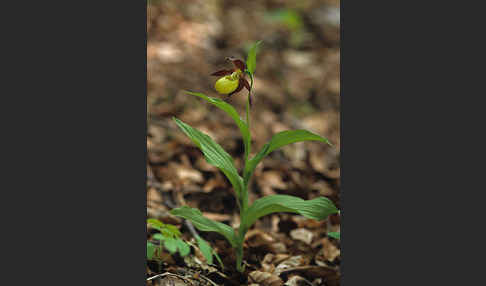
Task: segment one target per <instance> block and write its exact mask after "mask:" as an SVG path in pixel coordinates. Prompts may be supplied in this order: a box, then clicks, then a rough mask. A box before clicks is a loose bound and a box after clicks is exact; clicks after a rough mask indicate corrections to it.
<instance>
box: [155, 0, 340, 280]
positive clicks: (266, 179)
mask: <svg viewBox="0 0 486 286" xmlns="http://www.w3.org/2000/svg"><path fill="white" fill-rule="evenodd" d="M286 2H289V1H270V0H267V1H216V0H206V1H203V0H199V1H189V0H186V1H163V0H161V1H152V2H151V1H149V5H148V8H147V20H148V21H147V35H148V41H147V91H148V94H147V104H148V106H147V108H148V117H147V120H148V135H147V146H148V154H147V155H148V166H147V170H148V183H147V217H148V218H156V219H159V220H160V221H162V222H164V223H169V224H173V225H176V226H177V227H179V228H180V231H181V233H182V237H183V238H184V239H185V240H186V241H194V237H193V234H192V233H191V231H189V229H188V228H187V225H186V224H184V222H183V220H182V219H180V218H177V217H174V216H172V215H170V214H169V213H168V212H169V211H170V209H171V208H173V207H176V206H181V205H189V206H190V207H193V208H199V209H200V210H201V211H202V213H203V214H204V215H205V216H206V217H208V218H211V219H213V220H217V221H219V222H222V223H226V224H229V225H231V226H233V227H235V228H237V227H238V225H239V223H240V221H239V216H238V212H237V210H238V207H237V204H236V200H235V198H234V195H233V190H232V187H231V184H230V183H229V182H228V180H227V179H226V178H225V177H224V175H223V174H222V173H221V172H220V171H219V170H218V169H217V168H215V167H214V166H212V165H209V164H208V163H207V162H206V161H205V159H204V157H203V154H202V153H201V152H200V151H199V149H197V148H196V146H195V145H194V144H193V143H192V142H191V141H190V140H189V139H188V138H187V137H186V136H185V135H184V133H182V132H181V131H180V129H178V127H177V126H176V124H175V123H174V121H173V120H172V117H173V116H176V117H178V118H179V119H181V120H183V121H184V122H186V123H188V124H190V125H191V126H193V127H195V128H198V129H200V130H202V131H204V132H205V133H207V134H208V135H210V136H211V137H212V138H213V139H214V140H215V141H216V142H218V143H219V144H221V146H222V147H223V148H224V149H225V150H226V151H227V152H228V153H229V154H230V155H231V156H232V157H233V158H236V159H235V164H236V166H237V168H238V170H241V168H242V163H243V161H242V158H243V152H244V149H243V141H242V139H241V135H240V133H239V130H238V128H236V126H235V124H234V122H233V121H232V119H231V118H230V117H228V116H227V114H225V113H224V112H223V111H221V110H219V109H217V108H216V107H214V106H212V105H210V104H208V103H207V102H205V101H204V100H202V99H199V98H196V97H194V96H191V95H187V94H185V93H184V92H183V91H184V90H189V91H194V92H202V93H205V94H206V95H208V96H211V97H218V98H221V99H224V100H226V101H227V102H228V103H230V104H232V105H234V106H235V108H236V110H237V111H238V112H240V114H241V115H242V118H243V117H244V116H243V115H244V111H245V100H246V96H247V92H246V91H242V92H240V93H238V94H235V95H233V96H232V97H231V98H228V97H225V96H221V95H219V94H217V93H216V91H215V90H214V88H213V86H214V83H215V81H216V79H217V78H216V77H212V76H210V74H211V73H212V72H214V71H217V70H220V69H227V68H231V65H229V64H228V63H227V62H226V61H225V58H226V57H228V56H233V57H237V58H241V59H243V60H244V59H246V53H247V52H248V47H249V46H250V45H251V44H252V43H254V42H256V41H258V40H263V43H262V45H261V46H260V49H259V52H258V54H257V62H256V73H255V82H254V90H253V95H254V97H253V106H252V108H251V118H252V125H251V134H252V150H253V151H252V154H255V153H256V152H257V151H258V150H259V149H260V148H261V147H262V146H263V145H264V144H265V143H266V142H267V141H268V140H269V139H270V138H271V136H272V135H273V134H275V133H277V132H280V131H283V130H290V129H307V130H309V131H312V132H314V133H316V134H319V135H321V136H323V137H326V138H328V139H329V140H330V141H331V142H332V143H333V146H332V147H331V146H328V145H326V144H323V143H320V142H301V143H296V144H291V145H288V146H285V147H283V148H281V149H280V150H278V151H275V152H273V153H271V154H270V155H269V156H268V157H267V158H266V159H264V160H263V161H262V163H261V164H260V165H259V166H258V167H257V169H256V171H255V173H254V176H253V179H252V181H251V184H250V189H249V192H250V193H249V200H250V202H253V201H254V200H256V199H258V198H260V197H263V196H267V195H272V194H287V195H293V196H298V197H301V198H303V199H312V198H316V197H319V196H325V197H327V198H329V199H330V200H332V201H333V202H334V204H335V205H336V206H337V208H338V209H341V206H340V186H341V180H340V38H339V37H340V27H339V1H331V0H329V1H317V0H309V1H290V2H296V3H291V4H289V3H286ZM147 229H148V236H147V239H148V240H150V239H151V235H152V234H153V231H152V229H151V228H150V227H149V226H148V227H147ZM333 231H340V216H339V215H332V216H331V217H329V218H328V219H327V220H324V221H314V220H310V219H306V218H303V217H301V216H299V215H294V214H289V213H280V214H273V215H268V216H265V217H263V218H261V219H260V220H258V221H257V223H256V224H255V225H254V226H253V227H252V228H251V230H250V231H249V232H248V234H247V236H246V240H245V246H244V249H245V257H244V261H245V263H246V270H245V272H244V273H243V274H239V273H238V272H237V271H236V270H235V255H234V252H233V250H232V248H231V247H230V245H229V244H228V243H227V242H226V240H225V239H224V238H223V237H222V236H220V235H219V234H216V233H211V232H198V234H199V235H200V236H201V237H203V238H204V239H205V240H206V241H208V242H209V243H210V245H211V247H213V248H214V249H215V250H216V251H217V253H218V254H219V256H220V257H221V259H222V260H223V264H224V269H223V268H222V267H221V265H219V264H218V263H217V262H215V263H214V264H213V265H208V264H207V263H205V259H204V257H203V256H202V255H201V253H200V251H198V249H197V247H195V248H194V249H193V251H192V252H191V254H189V255H188V257H186V258H181V257H179V255H178V254H172V255H171V254H168V253H167V254H166V255H165V256H164V257H165V259H164V261H163V262H162V263H156V262H154V261H148V267H147V278H148V279H150V280H148V281H147V285H251V284H254V285H262V286H267V285H272V286H277V285H284V284H285V285H315V286H317V285H329V286H333V285H339V284H340V282H339V279H340V277H341V271H340V264H341V247H340V241H339V240H337V239H334V238H331V237H329V236H328V235H327V233H328V232H333Z"/></svg>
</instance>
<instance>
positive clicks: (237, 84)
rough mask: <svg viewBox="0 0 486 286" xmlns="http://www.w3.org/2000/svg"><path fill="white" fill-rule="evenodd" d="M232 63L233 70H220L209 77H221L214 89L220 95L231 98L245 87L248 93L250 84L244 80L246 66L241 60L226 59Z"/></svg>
mask: <svg viewBox="0 0 486 286" xmlns="http://www.w3.org/2000/svg"><path fill="white" fill-rule="evenodd" d="M226 60H229V61H231V62H232V63H233V65H234V68H233V69H230V70H220V71H217V72H214V73H212V74H211V75H215V76H223V77H221V78H220V79H218V80H217V81H216V83H215V84H214V89H216V91H217V92H219V93H221V94H227V95H228V96H231V95H233V94H235V93H237V92H239V91H241V90H242V89H243V87H245V88H246V89H247V90H248V92H250V84H249V83H248V81H247V80H246V79H245V70H246V66H245V63H244V62H243V61H242V60H238V59H235V58H226ZM250 100H251V99H250Z"/></svg>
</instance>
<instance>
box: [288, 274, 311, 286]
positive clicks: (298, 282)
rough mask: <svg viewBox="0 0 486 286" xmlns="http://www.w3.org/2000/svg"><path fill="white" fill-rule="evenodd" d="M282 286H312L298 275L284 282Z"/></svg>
mask: <svg viewBox="0 0 486 286" xmlns="http://www.w3.org/2000/svg"><path fill="white" fill-rule="evenodd" d="M284 285H287V286H313V284H312V283H311V282H310V281H309V280H307V279H305V278H303V277H300V276H298V275H295V276H292V277H290V278H289V280H287V282H285V284H284Z"/></svg>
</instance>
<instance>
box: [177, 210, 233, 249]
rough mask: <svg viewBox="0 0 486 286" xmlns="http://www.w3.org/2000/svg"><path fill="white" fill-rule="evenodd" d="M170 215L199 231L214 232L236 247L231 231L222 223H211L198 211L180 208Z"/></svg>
mask: <svg viewBox="0 0 486 286" xmlns="http://www.w3.org/2000/svg"><path fill="white" fill-rule="evenodd" d="M170 213H171V214H173V215H175V216H178V217H182V218H185V219H188V220H190V221H191V222H192V224H194V226H195V227H196V228H197V229H199V230H201V231H214V232H217V233H219V234H221V235H223V236H224V237H225V238H226V239H227V240H228V241H229V243H230V244H231V245H232V246H233V247H234V246H235V245H236V239H235V233H234V231H233V229H232V228H231V227H230V226H229V225H226V224H224V223H220V222H217V221H212V220H210V219H208V218H206V217H204V216H203V215H202V213H201V212H200V211H199V210H198V209H193V208H190V207H188V206H182V207H180V208H176V209H173V210H171V211H170Z"/></svg>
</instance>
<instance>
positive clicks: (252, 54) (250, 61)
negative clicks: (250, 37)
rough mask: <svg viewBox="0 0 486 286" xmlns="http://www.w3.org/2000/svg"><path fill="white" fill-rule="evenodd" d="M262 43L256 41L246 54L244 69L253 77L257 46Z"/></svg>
mask: <svg viewBox="0 0 486 286" xmlns="http://www.w3.org/2000/svg"><path fill="white" fill-rule="evenodd" d="M261 43H262V41H258V42H256V43H255V44H253V46H252V47H251V48H250V51H249V52H248V56H247V57H246V68H247V69H248V71H249V72H250V73H251V74H252V75H253V74H254V73H255V68H256V53H257V49H258V45H260V44H261Z"/></svg>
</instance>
